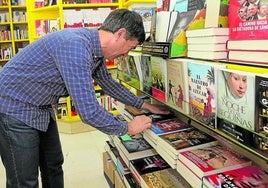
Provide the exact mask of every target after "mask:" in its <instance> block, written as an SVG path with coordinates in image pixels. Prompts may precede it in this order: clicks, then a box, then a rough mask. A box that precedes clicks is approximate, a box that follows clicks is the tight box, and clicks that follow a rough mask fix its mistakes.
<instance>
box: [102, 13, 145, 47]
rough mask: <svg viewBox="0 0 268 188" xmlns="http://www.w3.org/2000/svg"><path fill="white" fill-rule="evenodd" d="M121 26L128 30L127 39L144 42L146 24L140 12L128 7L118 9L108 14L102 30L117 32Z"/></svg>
mask: <svg viewBox="0 0 268 188" xmlns="http://www.w3.org/2000/svg"><path fill="white" fill-rule="evenodd" d="M121 28H125V29H126V31H127V34H126V40H131V39H138V41H139V43H140V44H141V43H143V42H144V40H145V31H144V26H143V22H142V17H141V16H140V15H139V14H138V13H136V12H134V11H130V10H128V9H116V10H114V11H112V12H111V13H110V14H109V15H108V16H107V18H106V19H105V20H104V22H103V24H102V26H101V27H100V30H104V31H109V32H112V33H115V32H116V31H118V30H119V29H121Z"/></svg>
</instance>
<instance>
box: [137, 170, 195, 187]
mask: <svg viewBox="0 0 268 188" xmlns="http://www.w3.org/2000/svg"><path fill="white" fill-rule="evenodd" d="M141 177H142V179H141V186H142V187H144V188H156V187H170V188H171V187H172V188H191V187H192V186H191V185H190V184H189V183H188V182H187V181H186V180H185V179H184V178H183V177H182V176H181V175H180V174H179V173H178V172H177V171H176V170H175V169H171V168H168V169H164V170H159V171H156V172H151V173H147V174H143V175H142V176H141Z"/></svg>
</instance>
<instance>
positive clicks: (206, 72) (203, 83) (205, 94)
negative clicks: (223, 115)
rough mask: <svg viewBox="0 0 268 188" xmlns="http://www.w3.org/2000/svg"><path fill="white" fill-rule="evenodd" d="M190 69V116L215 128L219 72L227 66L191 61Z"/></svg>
mask: <svg viewBox="0 0 268 188" xmlns="http://www.w3.org/2000/svg"><path fill="white" fill-rule="evenodd" d="M187 67H188V87H189V108H190V109H189V110H190V111H189V114H190V116H191V117H193V118H194V119H197V120H198V121H200V122H202V123H204V124H206V125H208V126H210V127H212V128H215V127H216V115H217V105H216V104H217V84H216V81H217V78H218V77H217V70H218V69H219V68H223V67H225V64H223V63H222V64H220V63H209V62H208V61H205V62H202V61H197V60H190V59H189V61H188V62H187Z"/></svg>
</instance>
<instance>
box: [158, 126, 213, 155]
mask: <svg viewBox="0 0 268 188" xmlns="http://www.w3.org/2000/svg"><path fill="white" fill-rule="evenodd" d="M159 137H160V139H159V140H158V145H157V146H160V147H162V149H164V150H166V151H167V152H168V153H170V152H171V153H172V154H174V155H175V156H177V158H179V153H180V152H183V151H187V150H192V149H197V148H201V147H207V146H212V145H216V144H217V143H218V142H217V140H216V139H215V138H214V137H212V136H210V135H208V134H206V133H204V132H202V131H200V130H198V129H197V128H194V127H191V128H189V129H186V130H179V131H177V132H173V133H168V134H164V135H160V136H159Z"/></svg>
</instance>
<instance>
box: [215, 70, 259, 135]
mask: <svg viewBox="0 0 268 188" xmlns="http://www.w3.org/2000/svg"><path fill="white" fill-rule="evenodd" d="M218 85H219V86H221V89H219V90H218V102H217V106H218V108H217V110H218V113H217V116H218V118H219V119H220V120H223V121H226V122H227V123H228V122H230V123H232V124H235V125H238V126H240V127H242V128H244V129H247V130H251V131H254V129H255V128H254V124H255V120H254V116H255V114H254V106H255V87H254V86H255V73H251V72H247V71H238V70H232V69H221V70H219V74H218Z"/></svg>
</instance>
